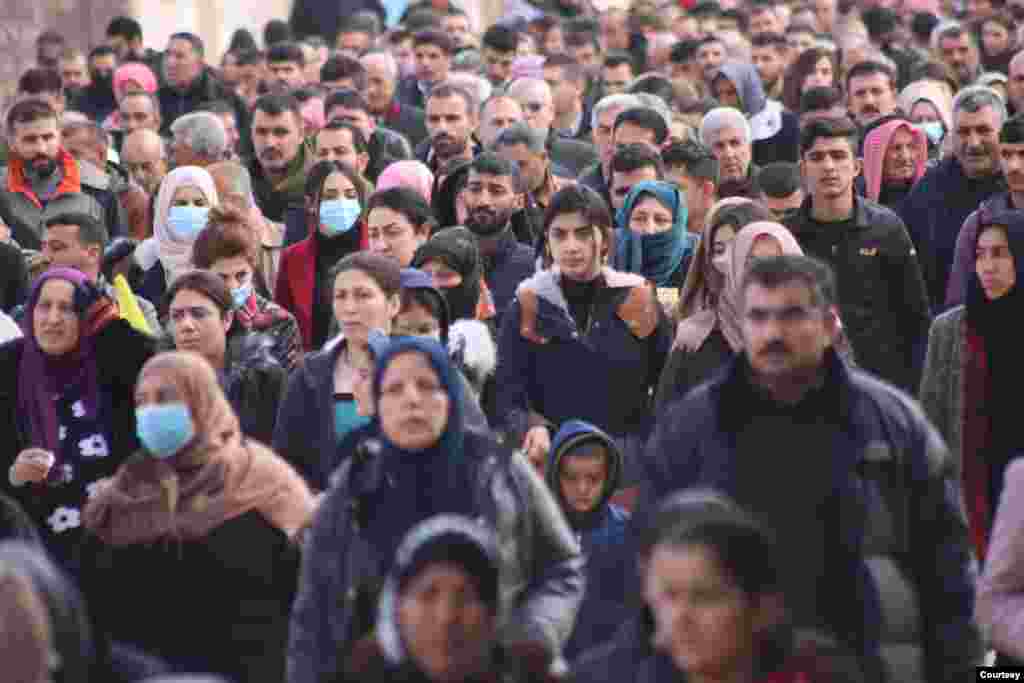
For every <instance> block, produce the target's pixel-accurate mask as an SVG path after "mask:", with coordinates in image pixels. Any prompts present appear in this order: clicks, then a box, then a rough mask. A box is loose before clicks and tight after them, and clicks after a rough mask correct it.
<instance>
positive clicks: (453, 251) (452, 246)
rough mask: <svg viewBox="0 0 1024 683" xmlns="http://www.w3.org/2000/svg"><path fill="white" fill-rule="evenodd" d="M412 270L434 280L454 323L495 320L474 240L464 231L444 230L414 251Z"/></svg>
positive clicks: (481, 262) (474, 236) (472, 235)
mask: <svg viewBox="0 0 1024 683" xmlns="http://www.w3.org/2000/svg"><path fill="white" fill-rule="evenodd" d="M412 267H413V268H419V269H420V270H423V271H425V272H427V273H429V274H430V275H431V276H432V277H433V278H434V283H435V284H436V285H437V288H438V289H440V290H441V293H442V294H443V295H444V298H445V301H447V302H448V312H449V314H450V315H451V319H452V321H453V322H454V321H457V320H484V321H488V320H491V319H492V318H494V302H493V301H492V300H491V295H490V291H489V290H488V288H487V282H486V280H485V279H484V265H483V260H482V258H481V257H480V249H479V248H478V247H477V237H476V235H474V234H473V233H472V232H470V231H469V230H467V229H466V228H462V227H454V228H445V229H444V230H441V231H440V232H438V233H436V234H434V235H433V236H432V237H431V238H430V239H429V240H427V241H426V242H424V243H423V244H421V245H420V246H419V248H418V249H416V254H415V255H414V256H413V259H412Z"/></svg>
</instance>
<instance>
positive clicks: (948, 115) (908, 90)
mask: <svg viewBox="0 0 1024 683" xmlns="http://www.w3.org/2000/svg"><path fill="white" fill-rule="evenodd" d="M921 100H924V101H926V102H930V103H931V104H932V105H933V106H934V107H935V109H936V110H937V111H938V112H939V117H940V118H941V119H942V124H943V125H944V126H945V127H946V130H947V131H950V130H953V94H952V92H950V89H949V85H948V84H946V83H942V82H941V81H933V80H931V79H926V80H921V81H914V82H913V83H911V84H910V85H908V86H907V87H905V88H903V90H902V91H901V92H900V96H899V102H898V104H899V108H900V109H901V110H902V111H904V112H906V114H907V116H910V115H911V114H912V113H913V110H914V105H915V104H917V103H918V102H920V101H921Z"/></svg>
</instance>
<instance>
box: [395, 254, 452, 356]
mask: <svg viewBox="0 0 1024 683" xmlns="http://www.w3.org/2000/svg"><path fill="white" fill-rule="evenodd" d="M401 286H402V291H405V290H407V289H408V290H412V289H418V290H421V291H424V292H426V293H428V294H429V295H430V296H432V297H435V298H436V301H437V305H438V309H439V310H440V311H441V319H440V320H438V321H437V322H438V325H439V326H440V328H441V344H442V345H444V347H445V348H447V347H448V326H449V325H450V324H451V319H450V318H451V314H450V313H448V302H447V301H446V300H445V298H444V295H443V294H442V293H441V290H439V289H438V288H437V287H435V286H434V279H433V278H432V277H430V274H429V273H425V272H423V271H422V270H419V269H418V268H402V273H401Z"/></svg>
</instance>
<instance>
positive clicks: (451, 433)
mask: <svg viewBox="0 0 1024 683" xmlns="http://www.w3.org/2000/svg"><path fill="white" fill-rule="evenodd" d="M406 353H416V354H420V355H421V356H422V357H423V358H425V359H426V360H427V361H428V362H429V363H430V366H431V368H433V370H434V372H435V373H436V374H437V377H438V380H439V381H440V383H441V387H442V389H443V390H444V392H445V394H447V397H448V420H447V422H446V424H445V426H444V430H443V431H442V433H441V436H440V438H439V439H438V441H437V442H436V443H434V444H433V445H431V446H428V447H427V448H424V449H421V450H418V451H415V452H412V451H407V450H405V449H403V448H402V447H400V446H398V445H397V444H396V443H395V442H394V441H392V440H391V438H390V437H389V436H388V434H387V432H386V431H385V429H384V427H383V416H382V415H381V410H380V401H381V389H382V383H383V380H384V374H385V373H386V372H387V370H388V368H389V367H390V365H391V362H392V361H393V360H394V359H395V358H397V357H398V356H400V355H402V354H406ZM372 387H373V402H374V407H375V414H376V418H375V420H376V421H377V425H378V426H379V427H380V428H379V430H378V431H379V434H380V439H381V447H382V448H381V456H380V463H381V467H382V468H383V480H384V481H386V482H388V484H389V485H388V486H387V487H386V488H384V489H383V490H380V491H378V492H375V494H374V495H375V496H376V500H375V501H371V504H373V503H374V502H375V503H376V507H378V508H379V509H381V510H383V511H384V512H381V513H380V514H374V515H372V516H371V518H370V520H369V521H368V526H367V530H366V536H367V538H368V539H369V540H370V542H371V543H372V544H373V545H374V546H375V547H376V548H377V551H378V557H380V558H382V562H383V563H384V564H385V565H386V564H387V563H388V562H390V561H391V559H392V558H393V557H394V553H395V550H396V548H397V547H398V544H399V542H400V541H401V540H402V537H403V536H405V534H406V533H408V531H409V529H411V528H412V527H413V526H414V525H416V524H417V523H419V522H421V521H423V520H424V519H427V518H429V517H433V516H435V515H439V514H446V513H447V514H465V515H473V514H474V510H475V501H474V500H473V496H472V495H470V494H469V493H468V492H470V491H472V490H473V481H472V477H471V473H470V469H469V467H468V465H467V460H466V458H465V456H464V448H465V428H464V424H465V422H464V417H463V414H464V404H463V388H462V379H461V378H460V377H459V375H458V373H457V372H456V370H455V368H454V366H453V365H452V364H451V361H450V360H449V358H448V353H447V351H446V350H445V349H444V348H443V347H442V346H441V345H440V344H438V343H437V342H436V341H434V340H432V339H423V338H420V337H393V338H392V341H391V343H390V344H389V345H388V347H387V348H386V349H385V350H384V351H383V353H381V354H380V356H379V357H378V358H377V363H376V365H375V368H374V375H373V385H372Z"/></svg>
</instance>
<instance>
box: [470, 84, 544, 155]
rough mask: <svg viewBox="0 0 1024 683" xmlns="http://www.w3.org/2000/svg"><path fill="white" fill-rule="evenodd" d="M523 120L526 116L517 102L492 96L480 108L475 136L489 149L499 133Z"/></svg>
mask: <svg viewBox="0 0 1024 683" xmlns="http://www.w3.org/2000/svg"><path fill="white" fill-rule="evenodd" d="M525 120H526V115H525V113H524V112H523V108H522V107H521V106H519V101H518V100H516V99H514V98H512V97H510V96H509V95H505V94H498V95H493V96H492V97H491V98H490V99H488V100H487V101H486V102H484V103H483V106H482V107H480V128H479V130H478V131H477V136H478V137H479V138H480V142H482V143H483V145H484V147H490V146H491V145H493V144H494V141H495V140H496V139H497V138H498V134H500V133H501V131H503V130H505V129H506V128H508V127H509V126H511V125H513V124H515V123H520V122H522V121H525ZM542 134H543V133H542Z"/></svg>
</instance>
